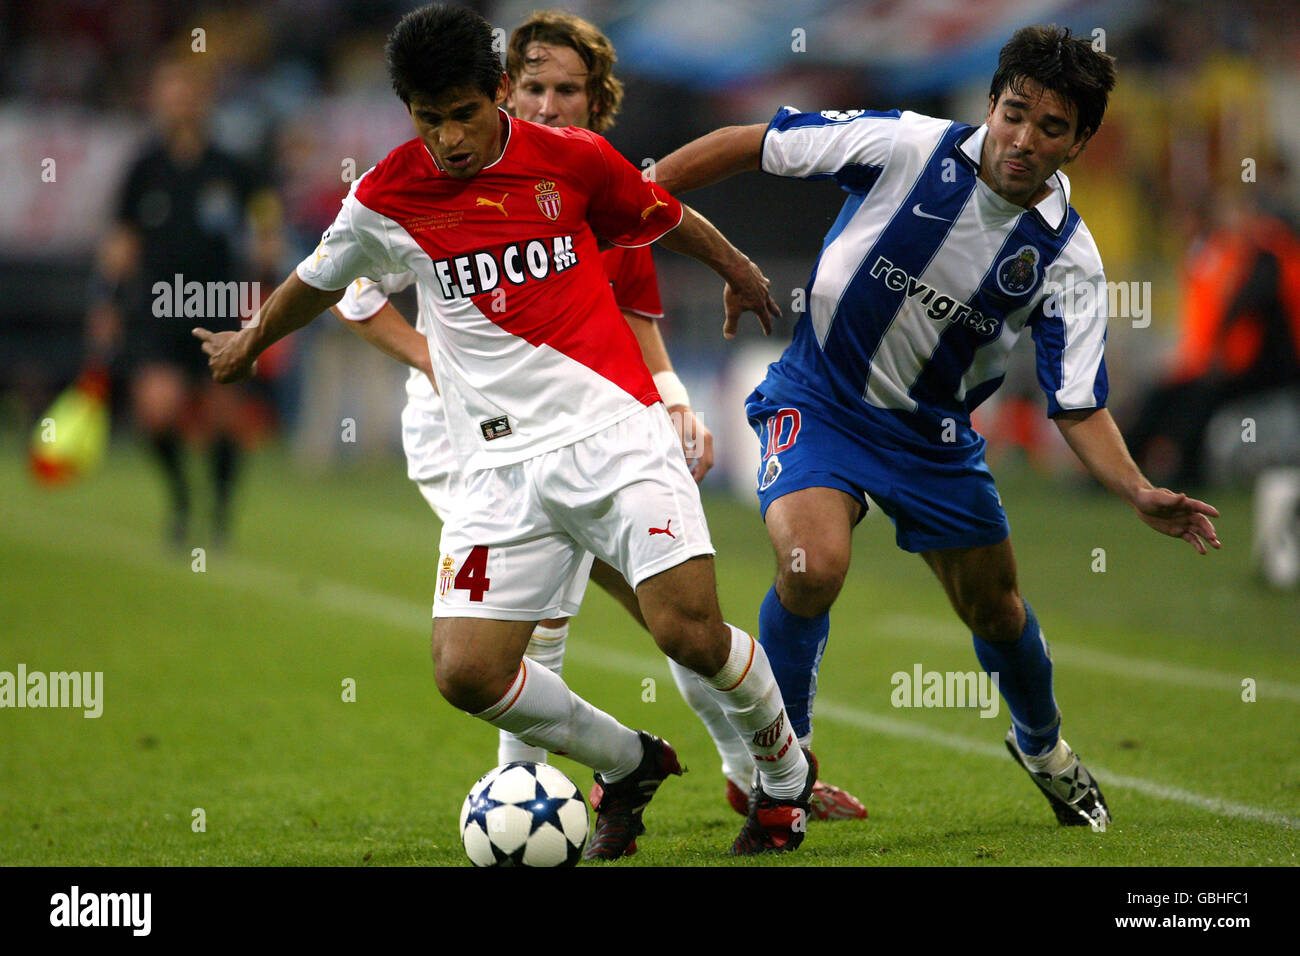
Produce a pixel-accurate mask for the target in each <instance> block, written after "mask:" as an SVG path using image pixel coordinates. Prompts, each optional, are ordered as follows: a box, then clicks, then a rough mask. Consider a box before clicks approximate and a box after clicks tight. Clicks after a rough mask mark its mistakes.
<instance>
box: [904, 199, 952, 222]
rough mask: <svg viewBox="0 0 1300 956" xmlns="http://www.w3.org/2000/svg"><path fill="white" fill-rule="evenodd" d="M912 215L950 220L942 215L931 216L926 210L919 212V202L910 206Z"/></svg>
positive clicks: (941, 220)
mask: <svg viewBox="0 0 1300 956" xmlns="http://www.w3.org/2000/svg"><path fill="white" fill-rule="evenodd" d="M912 215H913V216H920V217H921V218H922V219H938V220H939V221H940V222H952V220H951V219H944V218H943V216H932V215H930V214H929V213H928V212H921V204H920V203H917V204H916V205H915V206H913V207H912Z"/></svg>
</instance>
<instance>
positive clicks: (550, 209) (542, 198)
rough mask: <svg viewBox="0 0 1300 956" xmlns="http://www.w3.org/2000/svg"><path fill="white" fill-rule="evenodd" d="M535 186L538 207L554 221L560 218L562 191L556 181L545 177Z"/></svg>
mask: <svg viewBox="0 0 1300 956" xmlns="http://www.w3.org/2000/svg"><path fill="white" fill-rule="evenodd" d="M533 188H534V189H536V190H537V208H538V209H540V210H541V211H542V215H543V216H545V217H546V218H547V219H549V220H551V221H552V222H554V221H555V220H556V219H559V218H560V191H559V190H558V189H556V188H555V183H553V182H551V181H550V180H549V179H543V180H542V181H541V182H540V183H538V184H537V185H536V186H534V187H533Z"/></svg>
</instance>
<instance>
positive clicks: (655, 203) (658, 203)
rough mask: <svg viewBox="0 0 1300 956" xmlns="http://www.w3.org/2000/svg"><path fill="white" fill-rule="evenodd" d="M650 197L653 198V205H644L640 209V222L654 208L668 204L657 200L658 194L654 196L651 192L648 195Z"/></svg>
mask: <svg viewBox="0 0 1300 956" xmlns="http://www.w3.org/2000/svg"><path fill="white" fill-rule="evenodd" d="M650 198H652V199H653V200H654V205H653V206H646V207H645V208H644V209H642V210H641V221H642V222H644V221H645V218H646V217H647V216H649V215H650V214H651V213H652V212H654V211H655V210H656V209H658V208H659V207H660V206H667V205H668V203H666V202H661V201H660V200H659V197H658V196H655V195H653V194H651V197H650Z"/></svg>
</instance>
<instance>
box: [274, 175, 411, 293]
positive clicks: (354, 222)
mask: <svg viewBox="0 0 1300 956" xmlns="http://www.w3.org/2000/svg"><path fill="white" fill-rule="evenodd" d="M357 182H358V183H359V182H361V180H357ZM355 193H356V183H354V184H353V187H352V193H351V194H349V195H348V196H347V197H346V198H345V199H344V200H343V207H342V208H341V209H340V210H339V214H338V216H337V217H335V219H334V222H333V224H332V225H331V226H330V227H329V228H328V229H326V230H325V232H324V234H323V235H322V236H321V239H320V243H319V244H318V245H317V246H316V249H315V250H314V251H313V252H311V253H310V254H309V255H308V256H307V258H305V259H303V260H302V262H300V263H298V268H297V273H298V278H299V279H301V280H302V281H303V282H305V283H307V285H309V286H312V287H313V288H316V289H322V290H336V289H343V288H345V287H346V286H347V285H348V284H349V283H352V282H355V281H356V280H357V279H359V278H362V277H365V278H369V279H379V278H380V277H381V276H385V275H388V274H389V273H393V272H405V271H406V270H407V267H406V266H404V265H401V264H399V263H396V262H394V261H393V260H392V258H391V256H390V255H389V252H388V241H387V236H386V234H385V233H386V230H387V227H386V225H385V223H384V220H383V218H382V217H381V216H379V215H378V214H377V213H374V212H371V211H370V210H369V209H367V208H366V207H365V206H363V205H362V204H361V203H359V202H358V201H357V199H356V195H355Z"/></svg>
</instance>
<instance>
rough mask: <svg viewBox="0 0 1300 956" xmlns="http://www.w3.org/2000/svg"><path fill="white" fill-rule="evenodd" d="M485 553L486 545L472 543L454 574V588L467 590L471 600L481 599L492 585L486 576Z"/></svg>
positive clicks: (486, 551)
mask: <svg viewBox="0 0 1300 956" xmlns="http://www.w3.org/2000/svg"><path fill="white" fill-rule="evenodd" d="M487 554H488V549H487V545H485V544H476V545H474V548H473V550H471V551H470V553H469V557H468V558H466V559H465V563H464V564H462V565H461V566H460V571H459V573H457V575H456V581H455V587H456V590H458V591H468V592H469V599H470V600H471V601H482V600H483V595H484V594H487V592H488V588H490V587H492V579H491V578H489V577H488V576H487Z"/></svg>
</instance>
